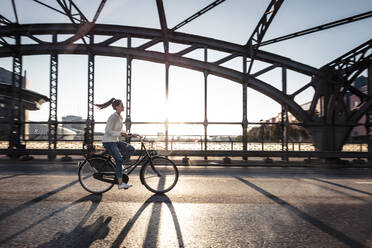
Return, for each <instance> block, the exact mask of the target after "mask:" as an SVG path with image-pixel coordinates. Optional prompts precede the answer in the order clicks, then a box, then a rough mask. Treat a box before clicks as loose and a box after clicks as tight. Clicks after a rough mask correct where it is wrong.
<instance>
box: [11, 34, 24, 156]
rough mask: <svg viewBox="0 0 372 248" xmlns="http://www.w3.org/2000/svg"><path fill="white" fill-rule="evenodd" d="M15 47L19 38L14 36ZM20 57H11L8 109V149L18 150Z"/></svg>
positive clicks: (20, 116) (20, 118)
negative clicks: (9, 107)
mask: <svg viewBox="0 0 372 248" xmlns="http://www.w3.org/2000/svg"><path fill="white" fill-rule="evenodd" d="M15 40H16V45H20V37H19V36H16V37H15ZM21 88H22V55H21V54H19V53H16V54H14V55H13V74H12V99H11V109H10V135H9V148H10V149H11V150H13V149H14V148H19V146H20V144H21V132H22V131H21V125H22V124H21V122H22V109H23V108H22V104H21V102H22V99H21Z"/></svg>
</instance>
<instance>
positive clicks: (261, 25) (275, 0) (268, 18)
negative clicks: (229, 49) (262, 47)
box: [246, 0, 284, 74]
mask: <svg viewBox="0 0 372 248" xmlns="http://www.w3.org/2000/svg"><path fill="white" fill-rule="evenodd" d="M283 1H284V0H271V2H270V3H269V6H267V8H266V11H265V13H264V14H263V16H262V17H261V19H260V21H259V22H258V24H257V26H256V28H255V29H254V31H253V33H252V35H251V37H250V38H249V40H248V41H247V43H246V47H248V49H249V51H250V53H251V63H250V64H249V69H248V72H247V73H248V74H250V73H251V70H252V67H253V63H254V60H255V55H256V52H257V51H256V50H257V49H256V47H257V46H259V44H261V41H262V39H263V37H264V35H265V33H266V31H267V30H268V29H269V26H270V24H271V22H272V20H273V19H274V17H275V15H276V13H277V12H278V10H279V8H280V6H281V5H282V3H283Z"/></svg>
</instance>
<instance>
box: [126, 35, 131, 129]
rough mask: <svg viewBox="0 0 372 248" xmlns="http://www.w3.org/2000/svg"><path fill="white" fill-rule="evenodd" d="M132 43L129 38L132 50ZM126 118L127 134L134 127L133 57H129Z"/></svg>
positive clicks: (129, 45)
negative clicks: (132, 112)
mask: <svg viewBox="0 0 372 248" xmlns="http://www.w3.org/2000/svg"><path fill="white" fill-rule="evenodd" d="M131 46H132V42H131V37H128V48H131ZM126 89H127V90H126V95H127V100H126V103H127V104H126V117H125V128H126V131H127V132H130V130H131V127H132V119H131V111H132V108H131V106H132V57H130V56H127V88H126Z"/></svg>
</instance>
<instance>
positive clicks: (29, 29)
mask: <svg viewBox="0 0 372 248" xmlns="http://www.w3.org/2000/svg"><path fill="white" fill-rule="evenodd" d="M53 33H57V34H72V35H74V39H72V38H70V39H72V40H73V41H74V40H78V39H80V38H81V37H83V36H84V35H86V33H85V32H82V33H81V34H76V25H73V24H25V25H12V26H0V37H7V36H13V35H15V34H19V35H21V36H22V35H24V36H30V35H47V34H50V35H52V34H53ZM90 34H94V35H105V36H112V37H116V36H118V35H122V36H123V37H126V36H130V37H132V38H142V39H152V40H153V39H155V38H158V39H160V40H162V38H163V34H162V32H161V30H158V29H151V28H140V27H130V26H119V25H105V24H95V25H94V27H92V28H91V30H90ZM110 39H111V38H110ZM168 40H169V42H173V43H178V44H184V45H191V46H194V47H207V48H208V49H212V50H216V51H222V52H226V53H231V54H236V55H237V56H246V57H247V58H250V57H251V54H250V52H249V50H248V49H247V48H246V47H245V46H242V45H239V44H235V43H231V42H226V41H221V40H216V39H212V38H207V37H203V36H198V35H191V34H185V33H179V32H170V33H168ZM60 43H65V42H63V41H62V42H60ZM98 44H99V43H97V45H98ZM106 45H109V44H106ZM7 56H10V55H9V54H8V53H6V54H4V53H3V52H2V51H1V52H0V57H7ZM255 60H259V61H263V62H267V63H270V64H276V65H278V66H281V67H285V68H287V69H290V70H293V71H296V72H299V73H302V74H306V75H309V76H312V75H318V76H324V73H323V72H322V71H320V70H319V69H317V68H314V67H312V66H309V65H305V64H303V63H300V62H296V61H294V60H291V59H289V58H286V57H283V56H280V55H276V54H273V53H269V52H265V51H260V50H257V51H256V54H255Z"/></svg>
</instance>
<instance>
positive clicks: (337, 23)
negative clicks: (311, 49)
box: [256, 11, 372, 47]
mask: <svg viewBox="0 0 372 248" xmlns="http://www.w3.org/2000/svg"><path fill="white" fill-rule="evenodd" d="M369 17H372V11H368V12H365V13H362V14H359V15H355V16H351V17H347V18H344V19H341V20H337V21H334V22H330V23H327V24H323V25H320V26H316V27H312V28H308V29H305V30H302V31H298V32H294V33H291V34H287V35H283V36H280V37H277V38H274V39H270V40H266V41H262V42H261V43H260V44H259V45H256V47H258V46H259V47H261V46H266V45H270V44H273V43H277V42H280V41H285V40H289V39H292V38H296V37H300V36H303V35H307V34H311V33H315V32H319V31H323V30H326V29H329V28H334V27H337V26H340V25H344V24H348V23H352V22H356V21H360V20H363V19H366V18H369Z"/></svg>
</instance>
